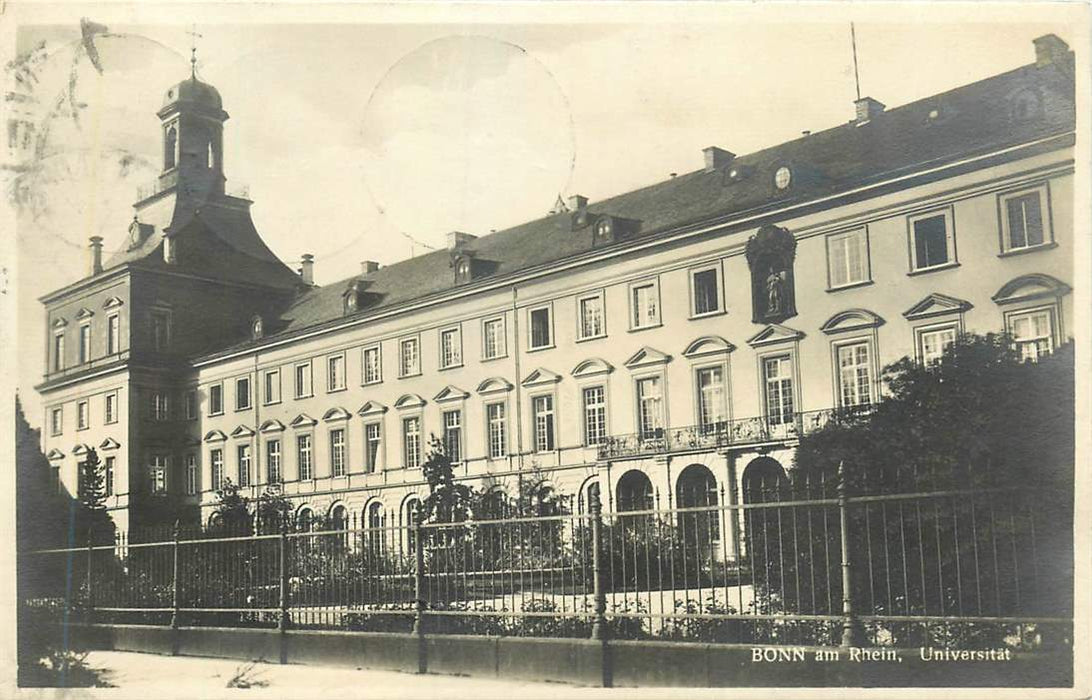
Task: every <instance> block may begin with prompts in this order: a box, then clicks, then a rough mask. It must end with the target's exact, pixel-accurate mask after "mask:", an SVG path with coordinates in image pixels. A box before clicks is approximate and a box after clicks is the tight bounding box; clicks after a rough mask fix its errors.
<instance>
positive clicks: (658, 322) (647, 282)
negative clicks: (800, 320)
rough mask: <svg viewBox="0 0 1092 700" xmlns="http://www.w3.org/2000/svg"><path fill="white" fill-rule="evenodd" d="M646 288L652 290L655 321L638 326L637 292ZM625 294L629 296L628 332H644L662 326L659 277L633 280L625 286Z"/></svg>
mask: <svg viewBox="0 0 1092 700" xmlns="http://www.w3.org/2000/svg"><path fill="white" fill-rule="evenodd" d="M646 287H651V288H652V293H653V294H654V295H655V302H656V319H655V321H653V322H652V323H647V324H644V325H638V323H637V291H638V290H641V289H644V288H646ZM626 290H627V294H628V296H629V304H628V306H629V330H630V332H636V331H644V330H648V329H650V328H659V327H661V326H663V325H664V321H663V301H662V297H661V295H660V278H659V276H658V275H657V276H654V277H644V278H642V279H639V280H634V281H633V282H630V283H629V284H628V285H626Z"/></svg>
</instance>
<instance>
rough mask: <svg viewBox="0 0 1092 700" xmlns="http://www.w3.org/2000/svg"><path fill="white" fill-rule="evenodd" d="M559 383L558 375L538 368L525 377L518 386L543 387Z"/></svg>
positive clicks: (559, 376)
mask: <svg viewBox="0 0 1092 700" xmlns="http://www.w3.org/2000/svg"><path fill="white" fill-rule="evenodd" d="M560 381H561V375H560V374H557V373H555V372H551V371H550V370H548V369H544V368H542V367H539V368H538V369H536V370H535V371H533V372H531V373H530V374H528V375H527V377H526V378H525V379H524V380H523V381H522V382H520V384H521V385H522V386H544V385H547V384H557V383H558V382H560Z"/></svg>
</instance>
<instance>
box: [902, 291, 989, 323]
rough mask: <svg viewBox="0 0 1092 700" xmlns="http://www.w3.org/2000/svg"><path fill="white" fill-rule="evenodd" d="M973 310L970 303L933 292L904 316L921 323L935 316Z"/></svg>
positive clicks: (904, 312) (904, 313) (905, 312)
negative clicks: (922, 320)
mask: <svg viewBox="0 0 1092 700" xmlns="http://www.w3.org/2000/svg"><path fill="white" fill-rule="evenodd" d="M971 308H974V305H973V304H971V302H969V301H965V300H963V299H957V298H956V297H950V296H948V295H947V294H940V293H937V292H933V293H932V294H930V295H929V296H927V297H925V298H924V299H922V300H921V301H919V302H918V303H916V304H914V305H913V306H911V307H910V308H909V309H907V310H906V311H903V312H902V315H903V316H904V317H906V318H907V319H909V320H911V321H919V320H921V319H923V318H932V317H933V316H943V315H944V314H956V313H963V312H964V311H967V310H969V309H971Z"/></svg>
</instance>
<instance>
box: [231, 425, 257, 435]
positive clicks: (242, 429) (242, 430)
mask: <svg viewBox="0 0 1092 700" xmlns="http://www.w3.org/2000/svg"><path fill="white" fill-rule="evenodd" d="M254 435H255V433H254V428H251V427H250V426H248V425H238V426H236V427H235V430H232V431H231V437H233V438H245V437H254Z"/></svg>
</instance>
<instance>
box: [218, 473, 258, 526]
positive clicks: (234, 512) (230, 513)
mask: <svg viewBox="0 0 1092 700" xmlns="http://www.w3.org/2000/svg"><path fill="white" fill-rule="evenodd" d="M252 525H253V518H252V516H251V513H250V499H249V498H247V497H246V496H244V495H242V494H240V493H239V487H238V486H236V485H235V484H234V483H233V482H232V481H231V479H224V483H223V484H222V485H221V486H220V488H219V489H217V490H216V508H215V510H214V511H213V516H212V518H211V520H210V522H209V529H210V530H211V531H213V532H222V533H224V534H228V535H239V536H245V535H250V534H251V533H252Z"/></svg>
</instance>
